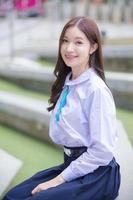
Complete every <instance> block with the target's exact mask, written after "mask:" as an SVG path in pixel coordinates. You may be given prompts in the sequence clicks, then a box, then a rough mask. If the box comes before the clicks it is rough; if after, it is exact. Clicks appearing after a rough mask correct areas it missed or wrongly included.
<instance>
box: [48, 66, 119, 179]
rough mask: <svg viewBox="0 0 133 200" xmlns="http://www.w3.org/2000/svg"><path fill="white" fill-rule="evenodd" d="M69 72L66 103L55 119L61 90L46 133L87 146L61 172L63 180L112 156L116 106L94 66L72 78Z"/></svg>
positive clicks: (57, 140) (65, 143) (70, 143)
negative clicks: (57, 118)
mask: <svg viewBox="0 0 133 200" xmlns="http://www.w3.org/2000/svg"><path fill="white" fill-rule="evenodd" d="M70 76H71V72H70V73H69V74H68V75H67V77H66V81H65V84H64V86H66V85H67V86H69V93H68V95H67V101H66V105H65V106H64V107H63V108H62V110H61V113H60V119H59V121H57V120H56V118H55V114H56V113H57V110H58V108H59V104H60V100H61V97H62V94H61V95H60V98H59V99H58V101H57V103H56V106H55V108H54V110H53V111H52V115H51V119H50V129H49V135H50V137H51V139H52V140H53V141H54V142H55V143H57V144H60V145H63V146H68V147H77V146H86V147H87V151H86V152H84V153H83V154H82V155H81V156H79V157H78V158H77V159H76V160H74V161H72V162H71V163H70V165H69V166H68V167H67V168H66V169H65V170H64V171H63V172H62V176H63V178H64V179H65V180H66V181H71V180H73V179H75V178H78V177H80V176H83V175H85V174H88V173H90V172H93V171H94V170H95V169H97V168H98V167H99V166H104V165H107V164H108V163H109V162H110V161H111V160H112V158H113V147H114V144H115V141H116V140H117V129H116V108H115V104H114V100H113V96H112V93H111V91H110V90H109V88H108V87H107V86H106V84H105V83H104V81H103V80H102V79H101V78H100V77H99V76H98V75H97V74H96V72H95V70H94V69H93V68H89V69H87V71H85V72H84V73H82V74H81V75H80V76H78V77H77V78H76V79H74V80H70Z"/></svg>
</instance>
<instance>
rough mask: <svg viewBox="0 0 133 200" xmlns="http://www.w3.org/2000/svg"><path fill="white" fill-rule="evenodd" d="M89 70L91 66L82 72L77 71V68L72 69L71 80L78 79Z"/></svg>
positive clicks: (81, 70)
mask: <svg viewBox="0 0 133 200" xmlns="http://www.w3.org/2000/svg"><path fill="white" fill-rule="evenodd" d="M88 68H89V66H87V67H86V68H84V69H80V70H77V68H72V75H71V80H74V79H76V78H77V77H78V76H80V75H81V74H82V73H84V72H85V71H86V70H87V69H88Z"/></svg>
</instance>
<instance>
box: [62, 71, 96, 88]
mask: <svg viewBox="0 0 133 200" xmlns="http://www.w3.org/2000/svg"><path fill="white" fill-rule="evenodd" d="M92 72H94V68H92V67H91V68H88V69H87V70H86V71H85V72H83V73H82V74H81V75H79V76H78V77H77V78H76V79H74V80H71V79H70V77H71V74H72V72H70V73H69V74H68V75H67V76H66V80H65V85H77V84H79V83H82V82H84V81H86V80H88V79H89V78H90V75H91V73H92Z"/></svg>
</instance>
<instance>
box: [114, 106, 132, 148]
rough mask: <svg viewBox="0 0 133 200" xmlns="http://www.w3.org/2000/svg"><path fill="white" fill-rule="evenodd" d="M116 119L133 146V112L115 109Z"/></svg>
mask: <svg viewBox="0 0 133 200" xmlns="http://www.w3.org/2000/svg"><path fill="white" fill-rule="evenodd" d="M117 117H118V119H120V120H121V121H122V123H123V126H124V128H125V130H126V132H127V134H128V137H129V139H130V141H131V143H132V145H133V112H132V111H127V110H122V109H117Z"/></svg>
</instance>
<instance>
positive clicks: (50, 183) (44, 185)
mask: <svg viewBox="0 0 133 200" xmlns="http://www.w3.org/2000/svg"><path fill="white" fill-rule="evenodd" d="M64 182H65V180H64V179H63V177H62V176H61V174H60V175H58V176H57V177H55V178H54V179H51V180H50V181H46V182H45V183H41V184H39V185H38V186H37V187H35V188H34V189H33V190H32V192H31V194H32V195H34V194H36V193H38V192H41V191H42V190H47V189H48V188H51V187H56V186H58V185H60V184H62V183H64Z"/></svg>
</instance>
